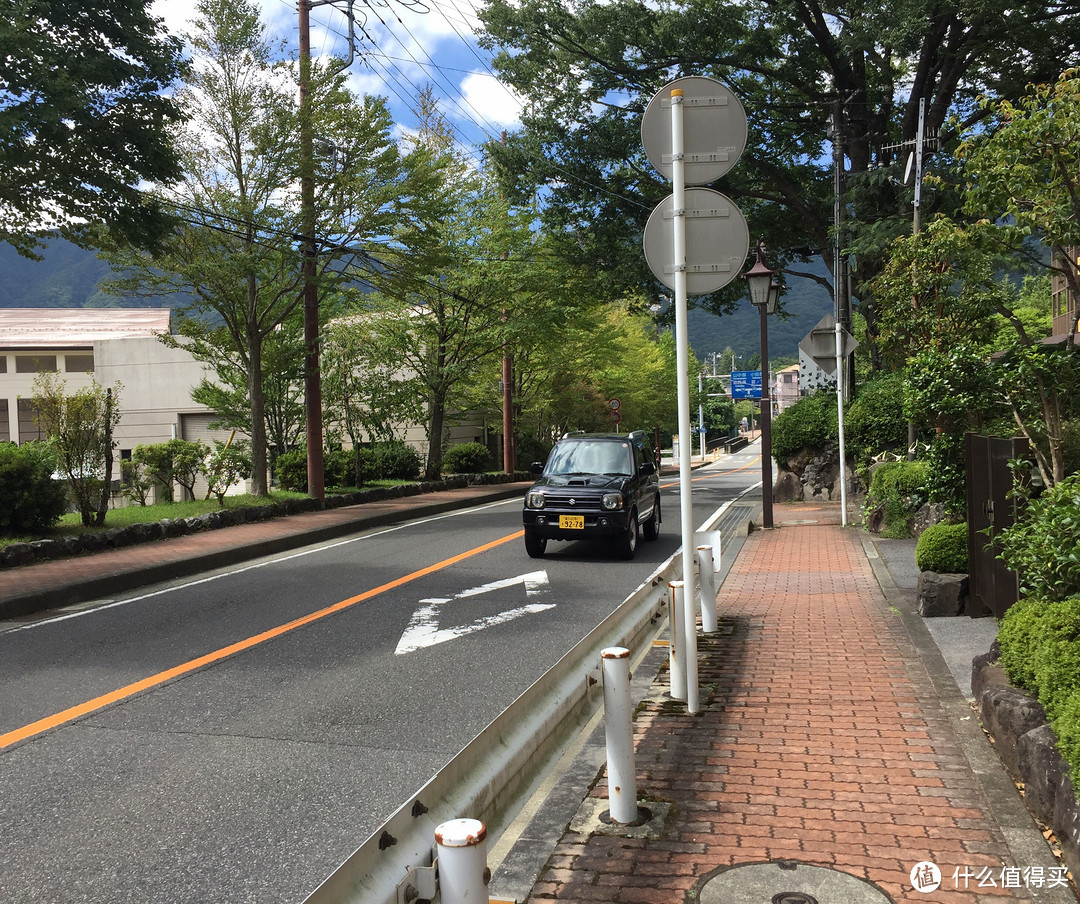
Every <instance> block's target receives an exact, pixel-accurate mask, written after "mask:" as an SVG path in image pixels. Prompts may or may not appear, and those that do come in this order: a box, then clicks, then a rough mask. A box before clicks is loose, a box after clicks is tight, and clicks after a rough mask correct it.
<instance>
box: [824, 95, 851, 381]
mask: <svg viewBox="0 0 1080 904" xmlns="http://www.w3.org/2000/svg"><path fill="white" fill-rule="evenodd" d="M829 119H830V121H831V125H832V134H831V136H830V137H831V138H832V146H833V230H834V232H835V240H834V242H833V299H834V305H833V306H834V309H835V317H836V322H837V323H839V324H840V325H841V327H842V328H843V329H845V330H847V331H848V332H851V291H850V289H851V286H850V282H849V273H848V263H847V260H846V258H845V257H844V255H843V244H844V219H843V210H844V208H843V194H844V101H843V98H840V97H838V98H837V99H836V100H834V101H833V110H832V115H831V116H830V117H829ZM844 367H845V370H846V371H847V373H846V374H845V375H844V376H845V377H846V380H845V383H846V384H847V386H848V387H849V389H851V388H853V387H854V386H855V356H854V354H852V355H848V356H847V360H846V361H845V362H844Z"/></svg>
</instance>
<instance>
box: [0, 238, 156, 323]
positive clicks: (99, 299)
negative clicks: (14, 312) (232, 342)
mask: <svg viewBox="0 0 1080 904" xmlns="http://www.w3.org/2000/svg"><path fill="white" fill-rule="evenodd" d="M39 253H40V254H41V255H42V260H40V261H32V260H28V259H27V258H25V257H21V256H20V255H19V254H17V253H16V252H15V250H14V249H13V248H12V247H11V246H10V245H7V244H3V243H0V308H167V307H171V306H173V305H175V304H176V300H175V299H173V300H171V301H170V300H169V299H167V298H118V297H116V296H115V295H106V294H105V293H103V292H102V291H101V290H100V289H98V284H99V283H100V282H101V281H102V280H103V279H105V278H106V277H107V276H109V274H110V272H111V271H110V268H109V265H108V264H107V263H106V262H105V261H103V260H100V259H99V258H98V256H97V254H95V253H94V252H93V251H87V250H85V249H83V248H80V247H79V246H78V245H74V244H72V243H71V242H69V241H66V240H65V239H61V238H53V239H50V240H49V241H48V244H47V245H46V246H45V247H44V248H43V249H39Z"/></svg>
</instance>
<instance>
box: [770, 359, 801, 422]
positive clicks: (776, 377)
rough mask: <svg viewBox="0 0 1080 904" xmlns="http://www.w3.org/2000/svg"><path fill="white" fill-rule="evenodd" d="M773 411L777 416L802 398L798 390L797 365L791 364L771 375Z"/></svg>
mask: <svg viewBox="0 0 1080 904" xmlns="http://www.w3.org/2000/svg"><path fill="white" fill-rule="evenodd" d="M772 397H773V409H774V410H775V411H776V413H777V414H780V413H781V412H783V411H784V410H786V409H788V408H790V407H791V406H792V405H794V404H795V403H796V402H797V401H799V399H800V398H801V397H802V393H801V392H800V390H799V365H798V364H792V365H791V366H790V367H785V368H782V369H781V370H778V371H775V372H774V373H773V386H772Z"/></svg>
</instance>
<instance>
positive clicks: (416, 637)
mask: <svg viewBox="0 0 1080 904" xmlns="http://www.w3.org/2000/svg"><path fill="white" fill-rule="evenodd" d="M516 584H522V585H524V587H525V596H526V597H530V596H538V595H539V594H540V593H543V592H544V590H545V589H546V588H547V586H548V576H547V572H546V571H531V572H529V573H528V574H519V575H518V576H517V577H514V578H504V579H503V580H501V581H492V582H491V583H490V584H482V585H481V586H479V587H473V588H471V589H469V590H463V591H462V592H461V593H459V594H457V596H452V597H448V598H446V599H441V598H436V599H426V600H420V603H421V606H420V608H419V609H417V610H416V611H415V612H414V613H413V614H412V618H411V619H409V626H408V627H407V628H406V629H405V632H404V633H403V634H402V635H401V639H400V640H399V641H398V645H397V649H396V650H395V651H394V653H395V654H396V655H398V656H401V655H402V654H404V653H412V652H413V651H414V650H419V649H422V648H423V647H433V646H435V645H436V644H440V643H445V642H446V641H448V640H453V639H454V638H455V637H464V636H465V635H467V634H472V633H474V632H475V631H483V630H484V628H490V627H493V626H494V625H501V624H505V623H506V622H508V621H513V620H514V619H515V618H521V616H523V615H535V614H536V613H538V612H543V611H544V610H546V609H554V608H555V604H554V603H529V604H528V605H526V606H519V607H517V608H516V609H508V610H507V611H506V612H500V613H499V614H498V615H489V616H487V617H486V618H478V619H477V620H476V621H474V622H472V623H470V624H467V625H455V626H454V627H452V628H440V627H439V608H440V607H441V606H445V605H446V604H447V603H449V602H453V601H454V600H460V599H465V598H466V597H470V596H479V595H480V594H482V593H491V592H492V591H494V590H505V589H506V588H507V587H513V586H515V585H516Z"/></svg>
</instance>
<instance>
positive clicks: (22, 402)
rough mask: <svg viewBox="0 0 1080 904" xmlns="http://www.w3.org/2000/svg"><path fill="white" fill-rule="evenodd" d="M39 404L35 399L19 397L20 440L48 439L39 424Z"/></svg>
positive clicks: (25, 441) (26, 441)
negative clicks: (36, 403) (35, 402)
mask: <svg viewBox="0 0 1080 904" xmlns="http://www.w3.org/2000/svg"><path fill="white" fill-rule="evenodd" d="M37 414H38V409H37V405H35V404H34V401H33V399H19V442H20V443H28V442H31V441H32V440H37V439H47V437H46V436H45V434H44V433H42V432H41V428H39V427H38V424H37Z"/></svg>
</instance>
